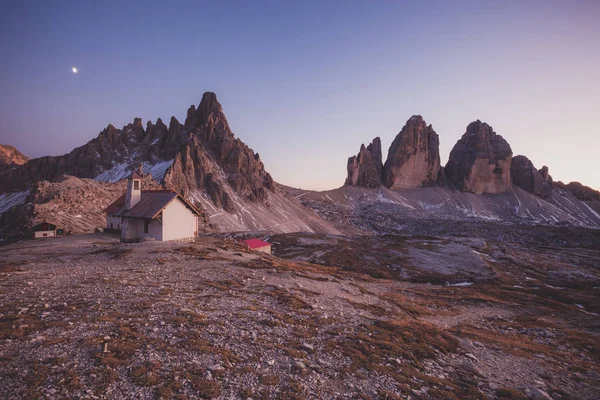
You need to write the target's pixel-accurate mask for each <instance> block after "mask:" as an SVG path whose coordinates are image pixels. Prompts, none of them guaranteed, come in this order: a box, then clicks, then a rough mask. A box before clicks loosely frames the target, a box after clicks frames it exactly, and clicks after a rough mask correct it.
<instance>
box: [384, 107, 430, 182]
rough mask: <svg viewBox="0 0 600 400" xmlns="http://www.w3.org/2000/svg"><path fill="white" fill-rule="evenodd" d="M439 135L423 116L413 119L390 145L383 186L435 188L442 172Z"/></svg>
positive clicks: (416, 116)
mask: <svg viewBox="0 0 600 400" xmlns="http://www.w3.org/2000/svg"><path fill="white" fill-rule="evenodd" d="M439 148H440V143H439V137H438V135H437V133H435V131H434V130H433V127H432V126H431V125H427V124H426V123H425V121H424V120H423V117H421V116H420V115H414V116H412V117H411V118H410V119H409V120H408V121H406V124H405V125H404V127H403V128H402V130H401V131H400V133H398V135H397V136H396V138H395V139H394V141H393V142H392V145H391V146H390V149H389V152H388V157H387V160H386V161H385V165H384V166H383V183H384V184H385V186H387V187H389V188H390V189H406V188H416V187H422V186H431V185H435V184H436V182H437V180H438V175H439V170H440V150H439Z"/></svg>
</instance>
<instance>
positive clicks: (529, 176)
mask: <svg viewBox="0 0 600 400" xmlns="http://www.w3.org/2000/svg"><path fill="white" fill-rule="evenodd" d="M545 168H546V169H545V177H544V176H543V175H542V173H540V171H541V170H540V171H538V170H537V169H536V168H535V167H534V166H533V163H532V162H531V161H530V160H529V159H528V158H527V157H525V156H515V157H513V158H512V161H511V164H510V176H511V179H512V183H514V184H515V185H516V186H518V187H520V188H521V189H523V190H526V191H528V192H529V193H532V194H534V195H536V196H538V197H541V198H542V199H545V198H546V197H548V196H550V194H551V193H552V186H551V185H550V184H549V183H548V178H549V175H548V167H545ZM542 169H543V168H542Z"/></svg>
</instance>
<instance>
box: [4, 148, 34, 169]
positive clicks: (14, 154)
mask: <svg viewBox="0 0 600 400" xmlns="http://www.w3.org/2000/svg"><path fill="white" fill-rule="evenodd" d="M28 160H29V157H27V156H25V155H23V153H21V152H20V151H19V150H17V149H15V148H14V147H13V146H10V145H8V144H0V166H2V165H12V164H14V165H23V164H25V163H26V162H27V161H28Z"/></svg>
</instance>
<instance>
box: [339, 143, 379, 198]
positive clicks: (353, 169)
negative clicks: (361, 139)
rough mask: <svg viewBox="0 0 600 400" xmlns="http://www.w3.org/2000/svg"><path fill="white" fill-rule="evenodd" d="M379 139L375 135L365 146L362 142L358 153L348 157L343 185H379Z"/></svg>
mask: <svg viewBox="0 0 600 400" xmlns="http://www.w3.org/2000/svg"><path fill="white" fill-rule="evenodd" d="M382 168H383V162H382V156H381V140H380V139H379V138H378V137H376V138H375V139H373V141H372V142H371V144H369V145H368V146H367V147H366V148H365V145H364V144H363V145H362V146H361V147H360V151H359V152H358V155H356V156H352V157H350V158H348V177H347V178H346V182H345V183H344V185H351V186H361V187H368V188H377V187H379V186H381V171H382Z"/></svg>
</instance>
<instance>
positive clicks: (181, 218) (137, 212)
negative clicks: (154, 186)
mask: <svg viewBox="0 0 600 400" xmlns="http://www.w3.org/2000/svg"><path fill="white" fill-rule="evenodd" d="M141 184H142V177H141V176H140V175H139V174H138V173H137V172H134V173H133V174H132V175H131V177H130V178H129V179H128V180H127V191H126V192H125V194H124V195H123V196H121V197H119V198H118V199H117V200H116V201H115V202H113V203H112V204H111V205H109V206H108V207H107V208H106V209H105V212H106V214H107V215H106V225H107V226H106V230H108V231H110V230H113V231H114V230H118V231H120V233H121V241H123V242H137V241H142V240H158V241H169V240H194V239H195V238H196V236H198V216H199V215H200V211H199V210H198V209H197V208H196V207H194V205H193V204H191V203H190V202H189V201H187V200H186V199H184V198H183V197H182V196H181V195H179V194H178V193H176V192H174V191H172V190H141Z"/></svg>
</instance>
